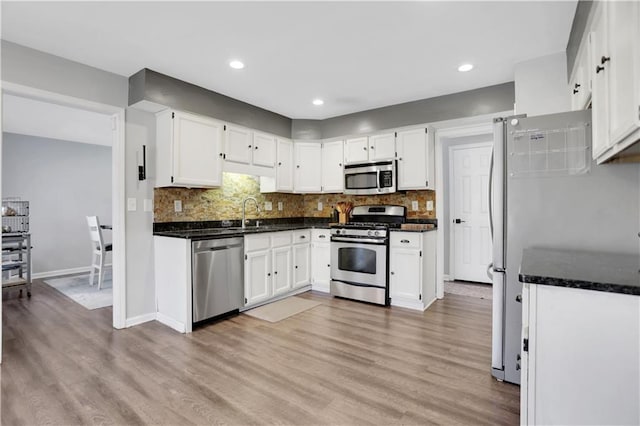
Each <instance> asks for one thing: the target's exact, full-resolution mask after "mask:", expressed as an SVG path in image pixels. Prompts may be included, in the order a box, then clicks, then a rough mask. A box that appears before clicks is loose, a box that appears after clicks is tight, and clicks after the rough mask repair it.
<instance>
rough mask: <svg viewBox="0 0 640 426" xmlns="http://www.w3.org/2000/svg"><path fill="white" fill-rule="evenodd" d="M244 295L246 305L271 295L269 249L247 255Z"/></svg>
mask: <svg viewBox="0 0 640 426" xmlns="http://www.w3.org/2000/svg"><path fill="white" fill-rule="evenodd" d="M244 295H245V298H246V303H245V305H251V304H254V303H257V302H260V301H262V300H265V299H268V298H269V297H271V295H272V290H271V256H270V253H269V250H262V251H255V252H251V253H247V254H246V255H245V262H244Z"/></svg>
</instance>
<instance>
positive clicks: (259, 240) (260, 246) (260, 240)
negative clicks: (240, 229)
mask: <svg viewBox="0 0 640 426" xmlns="http://www.w3.org/2000/svg"><path fill="white" fill-rule="evenodd" d="M271 235H272V234H266V233H265V234H258V235H246V236H245V237H244V251H245V253H248V252H250V251H256V250H267V249H268V248H270V247H271V237H270V236H271Z"/></svg>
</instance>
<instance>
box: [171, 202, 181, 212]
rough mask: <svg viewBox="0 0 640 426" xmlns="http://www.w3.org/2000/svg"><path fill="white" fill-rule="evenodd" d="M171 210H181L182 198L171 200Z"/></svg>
mask: <svg viewBox="0 0 640 426" xmlns="http://www.w3.org/2000/svg"><path fill="white" fill-rule="evenodd" d="M173 211H174V212H176V213H180V212H181V211H182V200H174V201H173Z"/></svg>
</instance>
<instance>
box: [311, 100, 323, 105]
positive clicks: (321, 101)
mask: <svg viewBox="0 0 640 426" xmlns="http://www.w3.org/2000/svg"><path fill="white" fill-rule="evenodd" d="M313 104H314V105H318V106H319V105H323V104H324V101H323V100H322V99H314V100H313Z"/></svg>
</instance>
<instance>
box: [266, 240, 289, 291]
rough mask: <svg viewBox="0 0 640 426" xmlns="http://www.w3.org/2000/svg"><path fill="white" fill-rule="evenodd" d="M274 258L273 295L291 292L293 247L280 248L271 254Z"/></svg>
mask: <svg viewBox="0 0 640 426" xmlns="http://www.w3.org/2000/svg"><path fill="white" fill-rule="evenodd" d="M271 257H272V258H273V269H272V270H273V273H272V278H273V295H274V296H276V295H278V294H281V293H286V292H287V291H289V290H291V271H292V267H291V266H292V265H291V246H288V247H278V248H275V249H273V251H272V252H271Z"/></svg>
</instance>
